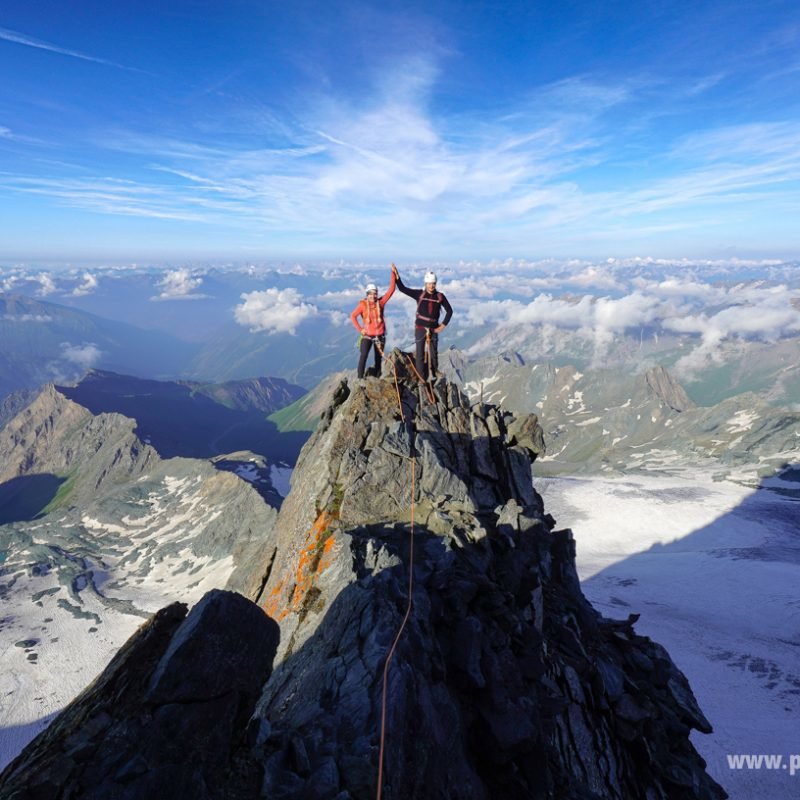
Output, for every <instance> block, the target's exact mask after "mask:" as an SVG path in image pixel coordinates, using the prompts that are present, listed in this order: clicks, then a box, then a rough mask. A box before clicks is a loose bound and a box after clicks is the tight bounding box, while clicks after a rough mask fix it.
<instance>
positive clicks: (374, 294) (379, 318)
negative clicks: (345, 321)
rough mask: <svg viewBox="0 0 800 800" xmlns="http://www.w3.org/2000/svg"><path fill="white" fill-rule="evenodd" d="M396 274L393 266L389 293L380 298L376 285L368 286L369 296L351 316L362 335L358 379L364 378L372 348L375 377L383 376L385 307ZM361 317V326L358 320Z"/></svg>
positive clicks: (392, 291)
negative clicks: (373, 350) (372, 348)
mask: <svg viewBox="0 0 800 800" xmlns="http://www.w3.org/2000/svg"><path fill="white" fill-rule="evenodd" d="M395 282H396V273H395V267H394V264H392V277H391V279H390V281H389V291H388V292H386V294H385V295H383V296H382V297H378V287H377V286H376V285H375V284H374V283H369V284H367V294H366V297H364V299H363V300H361V301H360V302H359V304H358V305H357V306H356V307H355V310H354V311H353V313H352V314H351V315H350V319H351V320H352V321H353V325H354V326H355V329H356V330H357V331H358V332H359V333H360V334H361V341H360V345H359V349H360V353H359V357H358V377H359V378H363V377H364V368H365V367H366V365H367V356H369V351H370V348H371V347H374V348H375V368H374V372H375V375H377V376H380V374H381V354H382V353H383V348H384V347H385V345H386V323H385V322H384V319H383V307H384V306H385V305H386V304H387V303H388V302H389V298H390V297H391V296H392V295H393V294H394V287H395ZM359 317H361V323H360V324H359V322H358V318H359Z"/></svg>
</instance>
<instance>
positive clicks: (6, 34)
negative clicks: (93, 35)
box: [0, 28, 145, 72]
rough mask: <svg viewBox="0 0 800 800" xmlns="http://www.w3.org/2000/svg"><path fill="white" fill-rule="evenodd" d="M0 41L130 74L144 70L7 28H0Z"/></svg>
mask: <svg viewBox="0 0 800 800" xmlns="http://www.w3.org/2000/svg"><path fill="white" fill-rule="evenodd" d="M0 39H4V40H5V41H7V42H14V44H24V45H25V46H26V47H36V48H37V49H39V50H48V51H49V52H51V53H60V54H61V55H63V56H72V58H80V59H82V60H83V61H94V63H95V64H105V65H106V66H107V67H116V68H117V69H127V70H130V71H131V72H144V71H145V70H141V69H137V68H136V67H126V66H125V65H124V64H117V63H116V62H115V61H106V59H104V58H95V57H94V56H87V55H86V54H85V53H79V52H78V51H77V50H68V49H67V48H65V47H58V46H57V45H54V44H49V43H48V42H43V41H41V40H40V39H34V38H32V37H31V36H25V34H22V33H17V32H16V31H10V30H8V28H0Z"/></svg>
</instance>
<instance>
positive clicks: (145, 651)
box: [0, 590, 278, 800]
mask: <svg viewBox="0 0 800 800" xmlns="http://www.w3.org/2000/svg"><path fill="white" fill-rule="evenodd" d="M185 615H186V607H185V606H184V605H182V604H180V603H175V604H174V605H171V606H168V607H167V608H165V609H163V610H162V611H159V612H158V613H157V614H156V615H155V616H154V617H153V618H152V619H151V620H150V621H149V622H148V623H146V624H145V625H144V626H142V628H141V629H140V630H139V631H138V633H136V634H135V635H134V636H133V637H132V638H131V639H130V640H129V641H128V643H127V644H126V645H125V647H124V648H123V649H122V650H121V651H120V652H119V654H118V655H117V656H116V657H115V658H114V660H113V661H112V662H111V664H110V665H109V666H108V668H107V669H106V670H105V672H104V673H103V674H102V675H101V676H100V678H98V680H97V681H96V682H95V683H94V684H93V685H92V686H90V687H89V689H87V691H86V692H85V693H84V694H83V695H82V696H81V697H79V698H77V699H76V700H75V702H73V703H72V704H71V705H70V706H69V707H68V708H67V709H66V710H65V711H64V712H62V713H61V714H60V715H59V717H58V719H57V720H56V721H55V722H54V723H53V724H52V725H51V726H50V728H48V729H47V731H45V733H43V734H42V735H41V736H40V737H38V738H37V739H36V740H34V742H33V743H31V745H29V746H28V748H26V749H25V750H24V751H23V753H22V754H21V755H20V756H19V757H18V758H17V759H16V760H15V761H14V762H12V763H11V764H10V765H9V767H8V769H7V770H6V771H5V772H4V773H3V775H2V777H0V794H2V796H3V797H4V798H8V800H12V798H13V800H24V799H27V798H31V799H32V798H56V797H63V798H67V797H81V798H87V800H89V799H91V800H101V799H102V800H105V799H106V798H108V799H109V800H110V799H111V798H114V800H140V799H141V798H144V797H148V796H150V797H170V798H187V800H188V799H189V798H210V797H224V796H231V795H230V794H228V788H229V786H230V781H231V778H230V772H231V768H232V764H233V760H234V758H235V755H236V748H237V747H238V746H241V745H242V744H243V743H244V739H245V730H246V723H247V720H248V718H249V717H250V715H251V713H252V711H253V706H254V704H255V700H256V698H257V697H258V693H259V690H260V687H261V685H262V684H263V683H264V681H265V680H266V679H267V678H268V677H269V674H270V670H271V665H272V659H273V657H274V654H275V647H276V644H277V638H278V630H277V626H276V625H275V623H274V622H272V620H270V619H269V618H268V617H266V616H265V615H264V614H263V613H262V612H261V611H260V610H259V609H258V608H257V607H256V606H254V605H253V604H252V603H250V602H249V601H247V600H246V599H245V598H244V597H242V596H241V595H236V594H234V593H232V592H222V591H216V590H215V591H212V592H209V593H208V594H207V595H206V596H205V597H204V598H203V599H202V600H201V601H200V602H199V603H198V604H197V605H196V606H195V607H194V608H193V609H192V612H191V613H190V614H189V616H188V617H186V618H185V619H184V617H185ZM240 777H241V779H242V780H244V779H245V777H246V776H245V775H244V773H242V774H241V776H240ZM256 785H257V784H256Z"/></svg>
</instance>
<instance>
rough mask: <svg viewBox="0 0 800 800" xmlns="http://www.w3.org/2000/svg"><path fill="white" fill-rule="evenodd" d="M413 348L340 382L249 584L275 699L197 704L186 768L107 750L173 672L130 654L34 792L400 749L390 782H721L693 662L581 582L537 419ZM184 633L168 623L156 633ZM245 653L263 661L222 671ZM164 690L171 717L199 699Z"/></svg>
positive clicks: (47, 760)
mask: <svg viewBox="0 0 800 800" xmlns="http://www.w3.org/2000/svg"><path fill="white" fill-rule="evenodd" d="M392 361H393V362H394V367H393V368H392V366H391V362H392ZM406 364H407V362H406V360H405V359H404V358H403V357H402V355H401V354H398V353H395V354H393V356H392V358H391V359H390V365H389V366H388V367H387V369H388V370H389V371H388V372H387V373H385V377H383V378H368V379H366V381H363V382H359V383H356V384H352V385H351V384H349V383H347V382H346V381H343V382H341V383H340V384H339V385H338V386H337V387H336V389H335V390H334V391H333V393H332V396H331V402H330V405H329V407H328V409H327V410H326V411H325V413H324V414H323V419H322V420H321V423H320V425H319V426H318V428H317V431H316V432H315V433H314V435H313V436H312V438H311V439H310V440H309V441H308V443H307V444H306V446H305V447H304V449H303V452H302V454H301V457H300V460H299V461H298V464H297V467H296V470H295V473H294V475H293V478H292V489H291V492H290V494H289V496H288V497H287V498H286V501H285V502H284V504H283V506H282V508H281V511H280V514H279V516H278V519H277V522H276V525H275V534H274V546H270V547H267V546H266V544H265V546H264V549H263V551H262V552H263V560H262V568H261V569H260V570H254V574H255V575H256V577H254V578H253V579H252V580H251V583H250V584H249V586H248V589H247V593H248V594H249V595H250V597H251V598H253V599H255V600H256V601H257V602H258V603H259V605H260V606H261V607H262V608H263V609H265V610H266V611H267V613H268V615H269V616H270V617H272V618H273V619H274V620H275V621H276V622H277V623H278V627H279V630H280V637H279V638H280V641H279V642H278V645H277V655H276V658H275V660H274V662H273V664H272V671H271V674H270V676H269V677H268V678H262V680H263V685H262V686H261V691H260V696H259V697H258V699H257V700H255V701H250V705H249V706H240V707H238V708H237V711H236V715H235V721H233V722H232V723H231V724H230V725H228V726H226V728H225V730H224V731H223V730H222V729H221V727H220V726H219V725H216V724H215V722H214V719H213V715H212V716H211V717H209V718H208V719H206V718H203V719H197V725H203V726H206V727H207V730H208V734H207V735H206V733H205V732H204V731H205V730H206V727H203V728H202V729H198V728H197V726H194V727H193V733H192V737H193V739H192V741H193V742H194V743H197V745H196V746H195V744H193V751H192V752H193V756H195V758H193V759H192V763H191V764H189V762H188V761H187V759H186V754H185V753H183V754H181V753H175V752H174V750H175V748H170V749H165V750H164V751H163V752H151V751H148V752H147V753H146V754H144V755H143V754H142V751H141V750H140V749H136V743H135V741H133V742H132V743H130V744H124V745H123V746H122V747H121V748H113V752H111V751H110V750H111V749H110V748H107V747H105V748H101V747H100V745H101V743H102V742H103V741H105V740H106V739H108V738H109V737H110V736H116V735H117V734H119V741H120V742H127V741H128V740H127V739H126V737H125V735H124V732H125V731H126V730H129V729H130V725H131V723H130V719H129V717H127V716H126V714H127V713H129V712H126V710H125V709H126V708H127V709H130V708H131V707H133V708H137V707H140V704H137V703H134V704H133V706H131V703H130V702H126V703H119V702H117V699H118V698H120V697H122V696H123V690H124V689H125V687H126V686H132V687H135V686H140V687H141V686H148V685H152V683H153V680H154V678H153V675H154V674H155V670H156V667H155V666H154V662H155V661H156V659H155V658H152V657H151V658H149V659H148V660H147V661H146V663H145V662H144V660H142V661H141V662H140V663H138V664H137V663H136V661H137V660H136V659H135V658H129V659H128V663H127V666H125V667H124V668H123V666H119V665H118V666H117V667H116V672H115V673H114V675H112V676H106V678H110V679H111V680H112V681H117V683H115V684H113V685H112V686H111V687H110V691H109V687H108V681H107V680H105V681H104V682H103V683H104V685H105V686H106V690H105V694H104V695H97V694H95V695H93V694H92V693H91V692H90V693H88V695H86V696H84V697H83V698H81V699H79V700H78V701H77V705H73V706H72V707H71V708H70V709H68V710H67V712H65V713H67V714H69V715H70V718H71V719H76V718H80V717H79V714H85V716H84V717H82V719H84V720H85V722H84V723H83V730H84V735H83V738H82V739H81V742H82V747H81V748H80V750H77V751H76V750H75V749H74V748H73V749H69V746H70V744H71V742H67V743H65V744H62V743H61V742H59V741H57V740H56V741H55V742H54V741H49V742H48V741H43V742H42V743H41V744H40V745H37V744H36V742H34V743H33V744H32V745H31V746H30V747H29V748H28V749H27V750H26V751H24V752H23V754H22V755H21V756H20V758H19V759H18V760H17V761H16V762H14V763H13V764H12V765H11V766H10V767H9V770H8V771H7V772H6V773H5V776H6V778H5V779H6V781H7V783H5V784H3V783H2V782H1V781H0V786H2V788H3V789H17V788H19V791H20V792H21V793H20V794H19V795H14V796H18V797H19V798H25V797H29V796H32V795H31V794H30V793H28V794H26V793H25V791H26V790H25V789H24V788H22V787H24V786H25V781H26V780H27V779H28V778H29V777H30V776H31V775H32V774H35V775H36V776H37V781H39V782H40V783H41V782H42V781H45V782H46V781H48V780H50V779H51V777H52V780H55V779H56V776H58V781H59V786H61V787H62V789H63V790H64V791H65V792H67V791H72V790H73V789H74V790H75V791H77V790H78V788H79V787H85V788H87V790H88V787H91V793H89V794H86V795H85V796H87V797H89V796H90V797H98V798H99V797H101V796H120V797H123V796H124V797H137V796H139V797H140V796H142V794H143V793H144V792H145V791H146V789H147V787H148V786H149V785H150V784H148V780H149V779H148V775H153V774H172V775H183V774H184V773H185V775H186V777H185V780H184V781H183V783H182V784H181V786H182V787H183V788H184V789H187V787H194V786H198V785H202V786H204V787H206V791H207V796H208V797H220V798H221V797H224V796H236V797H242V798H245V797H247V798H249V797H253V798H256V797H259V796H267V797H275V798H300V797H314V798H321V800H326V799H327V798H330V800H333V798H336V797H342V798H344V797H350V798H353V800H361V798H372V797H374V796H375V789H376V781H377V775H378V771H379V760H380V758H381V756H380V754H381V753H383V762H382V767H383V775H384V781H383V792H382V796H383V797H384V798H386V800H400V799H401V798H402V800H406V799H407V798H418V799H419V800H424V799H425V798H430V797H459V798H465V800H488V799H489V798H496V797H503V798H532V797H539V798H557V797H585V798H590V797H598V796H602V797H609V798H618V799H619V800H623V799H624V798H628V797H681V798H704V799H708V800H716V798H722V797H724V796H725V795H724V792H723V791H722V790H721V789H720V787H718V786H717V785H716V784H715V783H714V782H713V780H712V779H711V778H710V777H709V776H708V775H707V774H706V772H705V770H704V766H705V765H704V763H703V761H702V759H701V758H700V757H699V755H698V754H697V752H696V751H695V750H694V747H693V746H692V744H691V742H690V740H689V732H690V730H691V729H692V728H695V729H698V730H701V731H705V732H708V731H710V725H709V723H708V721H707V720H706V719H705V717H704V716H703V714H702V712H701V711H700V709H699V707H698V706H697V703H696V701H695V699H694V697H693V695H692V692H691V689H690V687H689V685H688V683H687V681H686V679H685V677H684V676H683V675H682V674H681V673H680V671H679V670H678V669H677V667H676V666H675V665H674V664H673V663H672V661H671V660H670V658H669V655H668V654H667V652H666V651H665V650H664V649H663V648H661V647H660V646H659V645H657V644H655V643H653V642H651V641H650V640H649V639H647V638H645V637H642V636H639V635H637V634H636V633H635V631H634V628H633V624H634V622H635V616H632V617H630V618H629V619H628V620H624V621H620V620H608V619H604V618H602V617H601V616H600V615H599V614H598V613H597V612H596V611H595V610H594V609H593V608H592V607H591V606H590V605H589V603H588V602H587V600H586V599H585V598H584V596H583V594H582V593H581V589H580V585H579V582H578V578H577V573H576V570H575V563H574V559H575V541H574V539H573V536H572V534H571V532H570V531H569V530H554V527H555V523H554V520H553V519H552V518H551V517H549V516H548V515H547V514H546V513H545V511H544V508H543V504H542V501H541V498H540V497H539V495H538V494H537V493H536V491H535V490H534V488H533V483H532V480H531V464H532V461H533V460H534V459H535V457H536V455H537V454H538V453H539V452H541V450H542V447H543V442H542V436H541V428H540V427H539V426H538V420H537V419H536V417H535V415H527V416H523V417H517V416H514V415H512V414H510V413H508V412H506V411H504V410H503V408H502V407H500V406H490V405H486V404H470V403H469V401H468V400H467V398H466V396H465V395H464V394H462V393H461V392H460V391H459V389H458V388H457V387H456V386H455V385H454V384H452V383H449V382H448V381H446V380H444V379H440V380H439V381H437V382H436V384H435V385H433V386H432V387H431V386H428V387H423V386H422V385H420V384H419V383H417V381H416V380H415V379H414V378H413V376H411V375H409V374H408V373H407V372H406V368H405V367H406ZM393 369H396V370H397V373H396V379H395V374H394V372H393ZM214 607H215V608H218V610H219V613H216V612H215V615H214V617H215V625H216V627H215V628H214V630H218V629H219V628H220V626H221V629H222V630H225V628H226V625H225V614H226V613H228V614H231V620H230V623H231V626H233V625H236V626H237V630H238V631H239V633H238V635H237V636H236V637H235V641H231V642H229V644H228V645H227V647H236V646H237V642H238V643H239V645H238V646H240V647H241V648H242V649H243V650H247V649H249V648H250V644H249V643H250V641H251V638H250V635H249V634H248V626H253V638H252V640H256V639H257V638H258V637H259V636H261V637H262V638H263V635H264V634H263V632H262V633H261V634H259V633H258V632H257V627H258V625H257V623H258V620H257V619H255V618H253V619H252V620H250V619H249V617H250V616H252V615H245V614H243V613H242V610H241V609H239V608H238V604H234V603H228V602H227V601H226V602H225V603H221V604H215V606H214ZM226 609H228V610H227V611H226ZM245 617H247V620H246V621H245ZM203 624H204V623H203V622H202V621H201V619H200V618H198V621H197V622H196V623H194V625H195V627H196V628H197V629H198V631H199V632H200V633H201V634H202V631H203V628H202V626H203ZM209 634H210V635H216V634H212V630H211V629H210V628H209ZM178 635H179V634H177V633H175V634H171V636H178ZM180 636H181V641H184V640H185V638H186V637H185V634H180ZM201 638H202V637H201ZM135 645H136V642H135V641H134V642H133V643H132V644H131V647H134V646H135ZM176 646H177V645H171V644H170V636H167V635H166V634H165V641H164V642H163V644H162V645H161V648H162V649H161V652H172V651H174V650H175V649H176ZM390 653H391V654H392V655H391V661H390ZM208 658H212V656H208ZM131 662H132V663H131ZM232 662H236V663H240V664H244V663H245V662H244V660H241V661H239V660H238V659H237V658H234V657H232V656H231V654H230V653H226V654H225V658H224V660H223V661H220V663H219V664H218V665H214V664H206V665H205V666H206V667H208V668H209V669H210V670H211V673H212V674H213V673H214V670H215V666H216V668H217V669H218V670H223V669H226V668H227V667H226V666H225V665H226V664H229V663H232ZM162 663H163V660H162ZM241 669H245V667H244V666H242V667H241ZM259 669H260V670H262V671H263V669H264V667H263V665H261V666H259ZM159 675H160V673H159ZM235 677H236V681H237V684H239V685H244V684H246V683H247V681H245V680H244V676H242V675H236V676H235ZM162 678H163V676H160V680H161V679H162ZM170 680H172V679H170ZM162 683H164V685H172V684H171V683H170V681H166V682H164V681H163V680H162ZM176 685H178V684H176ZM248 685H249V684H248ZM118 689H119V691H118ZM131 691H133V692H135V691H137V690H136V689H135V688H133V689H131V690H130V691H127V692H126V693H125V696H126V697H128V700H130V693H131ZM108 697H113V698H115V701H114V702H113V703H111V702H109V701H108V699H107V698H108ZM143 697H144V696H143ZM104 698H106V699H104ZM146 699H147V698H146V697H144V700H146ZM159 701H160V703H162V704H164V707H165V708H167V707H168V708H169V709H170V712H169V713H170V714H172V713H178V711H177V710H176V709H180V708H181V703H182V702H183V699H182V698H180V697H177V696H176V697H174V698H171V697H169V696H165V697H160V698H159ZM173 701H174V702H173ZM179 701H180V702H179ZM81 703H82V704H83V705H82V706H81ZM384 708H385V714H384V712H383V709H384ZM159 713H161V712H154V721H155V715H156V714H159ZM185 714H188V715H194V714H195V712H194V710H193V708H192V706H191V705H190V706H189V707H187V708H186V710H185ZM196 718H197V717H196V715H195V716H192V719H193V720H194V719H196ZM137 719H138V718H137ZM232 719H233V718H232ZM248 719H249V721H247V720H248ZM170 720H172V718H171V717H170ZM137 724H138V723H137ZM170 724H173V723H172V721H170ZM72 735H73V737H74V735H75V734H74V732H73V734H72ZM115 741H117V740H116V739H115ZM203 747H206V748H208V750H209V754H208V755H209V757H208V758H206V757H205V753H204V750H203ZM126 748H127V749H126ZM67 751H68V755H65V754H66V753H67ZM220 753H222V754H225V756H224V758H220V755H219V754H220ZM173 762H174V763H173ZM133 767H135V769H134V768H133ZM92 776H95V777H92ZM100 776H104V777H102V778H101V777H100ZM222 776H224V778H225V780H224V781H221V777H222ZM226 781H227V784H226ZM221 785H222V786H223V787H224V786H225V785H227V786H229V787H235V790H236V791H235V795H234V794H229V795H225V791H226V789H224V788H223V789H222V790H219V789H215V788H213V787H219V786H221ZM64 787H66V788H64ZM187 790H188V789H187ZM137 792H138V794H137ZM115 793H116V794H115Z"/></svg>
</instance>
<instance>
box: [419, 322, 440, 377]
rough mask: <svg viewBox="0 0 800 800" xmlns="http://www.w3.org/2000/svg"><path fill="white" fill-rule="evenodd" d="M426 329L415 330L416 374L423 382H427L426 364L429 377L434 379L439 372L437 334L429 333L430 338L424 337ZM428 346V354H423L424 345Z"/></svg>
mask: <svg viewBox="0 0 800 800" xmlns="http://www.w3.org/2000/svg"><path fill="white" fill-rule="evenodd" d="M426 330H427V329H426V328H417V329H416V331H415V332H416V335H417V357H416V362H417V372H419V374H420V375H422V377H423V379H424V380H428V364H429V363H430V375H431V377H433V378H435V377H436V375H437V374H438V372H439V334H438V333H434V332H433V331H431V332H430V336H429V337H427V336H426V335H425V332H426ZM426 339H427V342H426ZM426 343H427V345H428V353H427V355H426V353H425V345H426Z"/></svg>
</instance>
